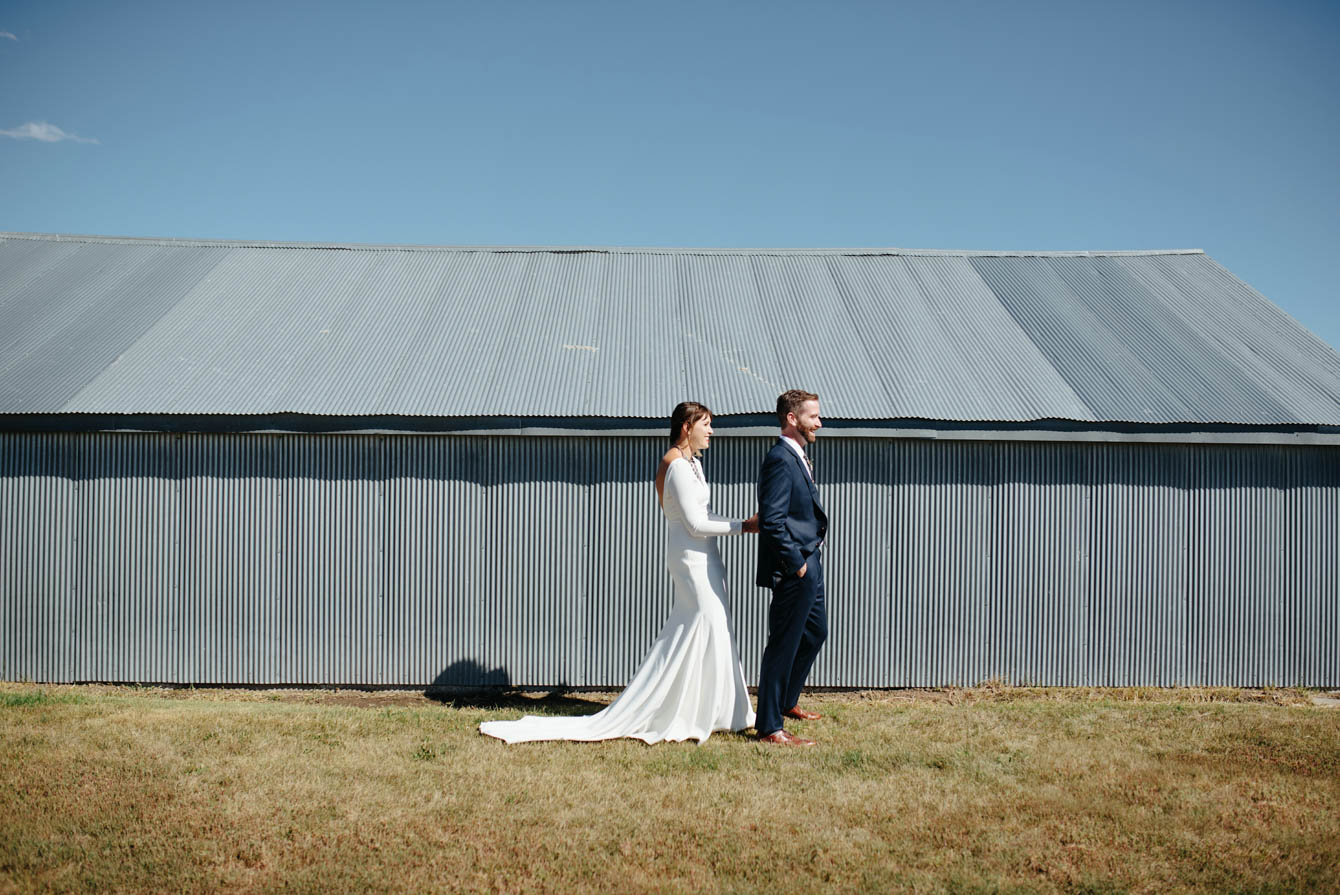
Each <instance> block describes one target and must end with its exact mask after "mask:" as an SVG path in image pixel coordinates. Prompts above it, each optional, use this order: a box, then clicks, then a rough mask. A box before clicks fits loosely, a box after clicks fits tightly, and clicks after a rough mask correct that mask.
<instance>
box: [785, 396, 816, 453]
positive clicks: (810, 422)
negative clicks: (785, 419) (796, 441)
mask: <svg viewBox="0 0 1340 895" xmlns="http://www.w3.org/2000/svg"><path fill="white" fill-rule="evenodd" d="M791 418H792V419H794V420H795V421H796V434H798V435H799V436H800V441H801V442H802V443H804V444H814V439H815V438H816V437H818V432H819V430H820V429H822V428H823V427H824V424H823V422H822V421H820V419H819V402H818V401H814V400H810V401H806V402H805V403H804V404H801V405H800V411H799V412H798V413H793V414H791Z"/></svg>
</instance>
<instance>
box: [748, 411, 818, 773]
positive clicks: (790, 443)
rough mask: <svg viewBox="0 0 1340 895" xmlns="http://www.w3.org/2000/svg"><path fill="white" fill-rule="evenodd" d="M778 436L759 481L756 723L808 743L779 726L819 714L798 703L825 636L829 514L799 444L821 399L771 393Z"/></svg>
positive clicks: (769, 735) (774, 738)
mask: <svg viewBox="0 0 1340 895" xmlns="http://www.w3.org/2000/svg"><path fill="white" fill-rule="evenodd" d="M777 420H778V422H779V423H780V424H781V427H782V436H781V438H779V439H778V440H777V444H775V445H773V448H772V450H770V451H768V456H767V457H765V458H764V460H763V473H762V475H761V476H760V477H759V482H758V520H759V541H758V586H759V587H770V588H772V604H771V605H770V606H769V607H768V644H767V646H766V647H764V649H763V667H762V668H761V669H760V670H759V674H758V721H757V723H756V724H755V725H754V729H755V730H757V731H758V738H759V739H760V740H762V741H763V742H765V743H775V744H778V745H785V746H813V745H814V741H813V740H807V739H803V738H801V737H798V736H795V735H793V734H790V733H788V732H787V731H785V730H783V729H782V716H783V715H785V716H786V717H788V718H798V719H800V720H803V721H813V720H816V719H817V718H818V717H819V716H818V715H817V714H815V713H814V712H807V711H805V710H804V709H802V708H800V707H799V706H797V705H796V702H797V701H798V700H799V699H800V690H801V688H802V687H804V686H805V678H806V677H807V676H808V675H809V673H810V666H811V665H813V664H814V657H815V656H816V655H817V654H818V652H819V647H820V646H822V645H823V642H824V638H826V637H827V636H828V613H827V611H826V610H825V608H824V564H823V559H822V557H821V556H820V550H819V548H820V546H821V545H822V544H823V540H824V536H825V535H827V533H828V514H827V513H825V512H824V508H823V505H822V504H820V503H819V492H818V491H817V490H816V489H815V487H814V466H813V464H812V463H811V462H810V459H809V457H808V455H806V453H805V447H806V446H807V445H810V444H813V443H814V438H815V434H816V433H817V432H818V431H819V429H820V428H822V426H823V423H821V422H820V421H819V396H818V395H815V394H811V393H810V392H806V391H801V390H800V389H792V390H791V391H788V392H783V393H782V394H781V395H779V396H778V398H777Z"/></svg>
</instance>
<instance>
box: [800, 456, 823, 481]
mask: <svg viewBox="0 0 1340 895" xmlns="http://www.w3.org/2000/svg"><path fill="white" fill-rule="evenodd" d="M804 457H805V465H806V466H808V467H809V468H810V481H811V482H814V483H815V484H818V483H819V480H818V479H816V478H815V477H814V461H813V460H811V459H810V455H809V454H805V455H804Z"/></svg>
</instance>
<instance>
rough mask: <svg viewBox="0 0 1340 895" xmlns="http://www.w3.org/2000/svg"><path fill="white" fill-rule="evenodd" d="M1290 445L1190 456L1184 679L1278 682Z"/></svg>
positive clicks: (1235, 683) (1221, 682) (1211, 682)
mask: <svg viewBox="0 0 1340 895" xmlns="http://www.w3.org/2000/svg"><path fill="white" fill-rule="evenodd" d="M1286 456H1287V449H1283V448H1269V447H1259V448H1255V449H1252V450H1241V449H1235V448H1227V447H1215V446H1206V447H1204V448H1202V449H1201V450H1199V451H1198V452H1197V454H1196V456H1195V457H1194V459H1193V460H1192V463H1191V473H1190V479H1191V508H1190V509H1191V512H1190V520H1189V521H1190V531H1191V533H1192V534H1191V535H1190V536H1189V537H1188V539H1187V552H1188V567H1189V572H1190V580H1189V582H1188V588H1187V590H1188V617H1189V623H1190V627H1191V632H1190V636H1189V637H1188V643H1187V647H1188V652H1189V657H1188V664H1189V666H1190V679H1189V681H1188V683H1190V684H1193V685H1198V686H1249V687H1255V686H1265V685H1272V684H1278V683H1280V682H1281V680H1282V678H1281V676H1280V673H1279V664H1280V663H1279V658H1280V652H1281V650H1282V647H1283V642H1282V634H1283V632H1282V630H1281V619H1280V614H1281V610H1282V607H1283V603H1284V592H1283V575H1282V572H1283V569H1282V568H1281V560H1282V555H1283V553H1284V549H1285V544H1284V519H1283V513H1284V491H1283V485H1284V483H1285V481H1286V479H1285V472H1284V468H1283V465H1284V461H1285V458H1286Z"/></svg>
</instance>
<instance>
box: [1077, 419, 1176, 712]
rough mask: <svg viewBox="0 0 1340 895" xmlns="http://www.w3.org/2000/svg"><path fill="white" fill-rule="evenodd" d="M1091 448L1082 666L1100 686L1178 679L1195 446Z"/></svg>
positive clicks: (1168, 683)
mask: <svg viewBox="0 0 1340 895" xmlns="http://www.w3.org/2000/svg"><path fill="white" fill-rule="evenodd" d="M1091 450H1092V451H1093V454H1094V471H1093V516H1092V548H1091V550H1092V560H1091V563H1090V566H1089V569H1090V581H1089V593H1090V597H1089V599H1090V606H1091V608H1090V612H1089V616H1088V626H1089V627H1088V641H1089V656H1088V658H1089V663H1090V664H1089V667H1088V669H1087V674H1086V675H1085V678H1086V679H1087V680H1088V681H1090V682H1092V683H1094V684H1097V685H1100V686H1111V687H1123V686H1138V685H1151V684H1152V685H1157V686H1177V685H1181V684H1185V683H1186V682H1187V669H1186V668H1185V666H1184V658H1185V649H1184V644H1185V642H1186V637H1187V617H1186V613H1187V603H1186V587H1187V574H1188V573H1187V565H1186V564H1187V552H1186V542H1187V538H1188V537H1190V536H1192V534H1193V532H1192V530H1191V529H1190V528H1189V523H1188V515H1187V514H1188V509H1187V503H1188V490H1187V489H1188V479H1187V477H1188V464H1189V463H1190V462H1191V459H1192V457H1193V455H1194V454H1195V450H1196V449H1194V448H1186V447H1182V446H1166V445H1148V446H1140V447H1134V446H1130V445H1101V446H1096V447H1095V448H1092V449H1091Z"/></svg>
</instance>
